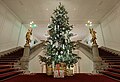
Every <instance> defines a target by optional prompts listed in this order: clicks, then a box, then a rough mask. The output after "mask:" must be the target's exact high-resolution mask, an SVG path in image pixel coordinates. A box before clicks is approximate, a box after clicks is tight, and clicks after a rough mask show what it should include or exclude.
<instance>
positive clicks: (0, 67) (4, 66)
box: [0, 65, 13, 69]
mask: <svg viewBox="0 0 120 82" xmlns="http://www.w3.org/2000/svg"><path fill="white" fill-rule="evenodd" d="M12 67H13V66H12V65H0V69H4V68H12Z"/></svg>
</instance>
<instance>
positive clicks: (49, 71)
mask: <svg viewBox="0 0 120 82" xmlns="http://www.w3.org/2000/svg"><path fill="white" fill-rule="evenodd" d="M46 74H47V75H53V70H52V65H46Z"/></svg>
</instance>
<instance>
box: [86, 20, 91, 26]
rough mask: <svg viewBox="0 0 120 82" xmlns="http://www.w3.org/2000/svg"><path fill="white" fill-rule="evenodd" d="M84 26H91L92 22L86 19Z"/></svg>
mask: <svg viewBox="0 0 120 82" xmlns="http://www.w3.org/2000/svg"><path fill="white" fill-rule="evenodd" d="M85 26H87V27H91V26H93V24H92V22H91V21H89V20H88V22H87V23H86V24H85Z"/></svg>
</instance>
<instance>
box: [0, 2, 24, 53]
mask: <svg viewBox="0 0 120 82" xmlns="http://www.w3.org/2000/svg"><path fill="white" fill-rule="evenodd" d="M25 33H26V28H25V27H24V26H22V24H21V23H20V21H19V19H18V18H17V17H16V16H15V15H14V13H12V11H11V10H10V9H8V8H7V7H6V5H5V4H4V3H2V2H1V1H0V51H4V50H7V49H9V48H13V47H16V46H19V45H23V44H24V43H25V42H24V39H25V36H24V34H25ZM19 37H20V38H19ZM19 41H20V42H19Z"/></svg>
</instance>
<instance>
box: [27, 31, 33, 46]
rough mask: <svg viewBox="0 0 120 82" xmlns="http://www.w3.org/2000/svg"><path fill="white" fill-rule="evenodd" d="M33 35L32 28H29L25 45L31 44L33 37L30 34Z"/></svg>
mask: <svg viewBox="0 0 120 82" xmlns="http://www.w3.org/2000/svg"><path fill="white" fill-rule="evenodd" d="M31 35H32V29H28V32H27V33H26V44H25V45H30V42H31V39H30V36H31Z"/></svg>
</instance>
